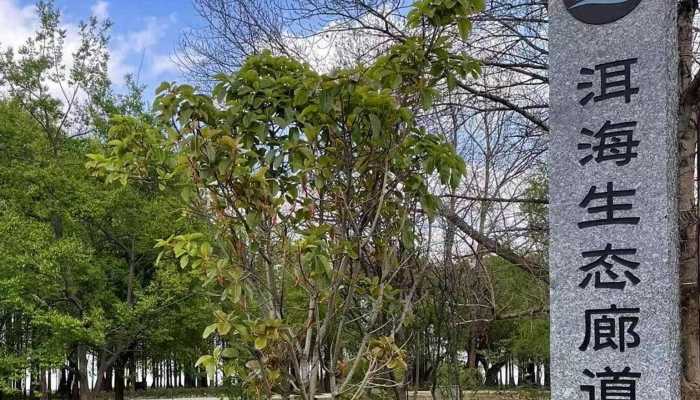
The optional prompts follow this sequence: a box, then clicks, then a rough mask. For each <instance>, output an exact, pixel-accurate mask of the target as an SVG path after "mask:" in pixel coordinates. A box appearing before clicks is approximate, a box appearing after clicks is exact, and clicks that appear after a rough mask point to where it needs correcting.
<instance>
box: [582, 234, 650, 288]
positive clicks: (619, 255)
mask: <svg viewBox="0 0 700 400" xmlns="http://www.w3.org/2000/svg"><path fill="white" fill-rule="evenodd" d="M635 254H637V249H613V248H612V245H611V244H610V243H608V244H607V245H606V246H605V248H604V249H603V250H594V251H584V252H583V253H581V255H582V256H583V258H594V257H595V260H593V262H591V263H588V264H586V265H584V266H583V267H581V268H579V270H580V271H583V272H586V276H585V277H584V278H583V280H582V281H581V283H580V284H579V287H581V288H582V289H585V288H586V287H588V285H589V284H590V283H591V279H593V276H594V275H595V281H594V283H593V285H594V287H595V288H597V289H620V290H622V289H624V288H625V287H626V286H627V282H629V283H631V284H632V285H637V284H638V283H639V282H640V280H639V278H638V277H637V276H636V275H635V274H634V273H633V272H632V271H633V270H636V269H637V268H638V267H639V263H638V262H636V261H630V260H628V259H626V258H623V256H632V255H635ZM615 264H619V265H621V266H623V267H625V268H627V270H626V271H624V272H623V273H622V274H623V275H624V276H625V277H626V278H627V280H626V281H625V280H620V275H619V274H617V273H616V272H615V271H613V267H614V266H615ZM596 269H602V270H603V271H602V272H605V275H607V277H608V278H609V279H608V280H603V278H602V277H603V275H602V273H601V271H595V274H594V270H596ZM630 270H632V271H630Z"/></svg>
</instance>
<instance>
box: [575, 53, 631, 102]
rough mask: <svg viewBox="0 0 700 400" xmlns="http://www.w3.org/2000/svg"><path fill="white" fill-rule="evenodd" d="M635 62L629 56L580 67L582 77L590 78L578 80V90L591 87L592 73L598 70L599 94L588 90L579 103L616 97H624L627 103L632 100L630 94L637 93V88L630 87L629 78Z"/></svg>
mask: <svg viewBox="0 0 700 400" xmlns="http://www.w3.org/2000/svg"><path fill="white" fill-rule="evenodd" d="M636 63H637V59H636V58H630V59H627V60H620V61H614V62H610V63H605V64H599V65H596V66H595V68H594V69H591V68H581V72H580V74H581V75H583V76H584V77H590V78H589V79H591V80H590V81H584V82H580V83H579V84H578V86H577V88H578V90H584V89H591V88H593V79H594V75H595V73H596V71H598V72H599V75H600V94H598V95H596V93H595V92H594V91H590V92H588V93H587V94H586V95H585V96H584V97H583V98H582V99H581V100H580V101H579V103H581V105H582V106H585V105H586V104H588V103H589V102H590V101H591V100H593V101H594V102H596V103H597V102H599V101H603V100H608V99H613V98H616V97H624V98H625V103H629V102H630V101H631V100H632V95H634V94H637V93H639V88H635V87H632V78H631V76H632V65H634V64H636Z"/></svg>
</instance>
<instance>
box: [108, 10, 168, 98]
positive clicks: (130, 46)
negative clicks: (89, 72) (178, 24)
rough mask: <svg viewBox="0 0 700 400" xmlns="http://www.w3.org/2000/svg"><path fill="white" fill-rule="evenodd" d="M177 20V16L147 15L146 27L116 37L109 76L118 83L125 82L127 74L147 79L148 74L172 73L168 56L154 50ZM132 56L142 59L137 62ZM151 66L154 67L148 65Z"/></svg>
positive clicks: (112, 48)
mask: <svg viewBox="0 0 700 400" xmlns="http://www.w3.org/2000/svg"><path fill="white" fill-rule="evenodd" d="M172 21H173V17H172V16H170V17H165V18H157V17H148V18H146V26H145V27H144V28H143V29H141V30H138V31H132V32H127V33H125V34H121V35H117V36H115V37H114V40H113V42H112V46H111V49H110V62H109V71H110V73H109V75H110V79H111V80H112V82H114V83H115V84H116V85H117V86H119V85H122V84H124V76H125V75H127V74H132V75H135V77H136V78H143V77H144V76H145V75H148V76H157V75H158V74H161V73H164V72H169V71H171V70H172V67H171V66H169V65H168V56H167V55H161V54H156V53H154V48H155V47H156V46H157V45H158V44H159V43H160V41H161V40H163V38H164V37H165V34H166V32H167V30H168V28H169V27H170V25H171V23H172ZM129 59H136V60H139V62H138V64H137V65H134V64H131V63H129ZM146 65H148V66H150V67H148V68H145V66H146Z"/></svg>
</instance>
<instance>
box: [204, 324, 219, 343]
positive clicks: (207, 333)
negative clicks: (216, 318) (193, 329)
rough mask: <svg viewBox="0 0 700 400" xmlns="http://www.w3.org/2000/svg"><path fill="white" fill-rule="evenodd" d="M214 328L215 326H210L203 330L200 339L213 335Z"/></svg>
mask: <svg viewBox="0 0 700 400" xmlns="http://www.w3.org/2000/svg"><path fill="white" fill-rule="evenodd" d="M216 326H217V324H211V325H209V326H207V327H206V328H204V333H202V339H206V338H208V337H209V336H211V334H212V333H214V331H215V330H216Z"/></svg>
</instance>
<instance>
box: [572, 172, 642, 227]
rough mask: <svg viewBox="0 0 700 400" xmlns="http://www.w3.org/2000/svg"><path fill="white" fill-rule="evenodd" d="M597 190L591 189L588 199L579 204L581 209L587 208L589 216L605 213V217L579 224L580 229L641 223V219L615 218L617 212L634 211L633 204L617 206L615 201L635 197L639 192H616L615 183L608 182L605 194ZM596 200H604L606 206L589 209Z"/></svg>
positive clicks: (595, 188) (594, 187)
mask: <svg viewBox="0 0 700 400" xmlns="http://www.w3.org/2000/svg"><path fill="white" fill-rule="evenodd" d="M597 190H598V187H597V186H593V187H591V189H590V190H589V191H588V194H587V195H586V197H585V198H584V199H583V201H581V204H579V207H581V208H586V210H587V212H588V214H598V213H604V215H605V216H604V218H602V219H596V220H590V221H584V222H579V223H578V227H579V228H589V227H591V226H599V225H637V224H638V223H639V217H619V216H615V213H616V212H617V211H628V210H631V209H632V204H616V203H615V199H616V198H620V197H630V196H634V194H635V193H636V192H637V191H636V190H635V189H631V190H614V188H613V183H612V182H608V184H607V187H606V190H605V191H604V192H598V191H597ZM596 200H603V201H604V204H603V205H602V206H596V207H588V205H589V204H590V203H591V202H594V201H596Z"/></svg>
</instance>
